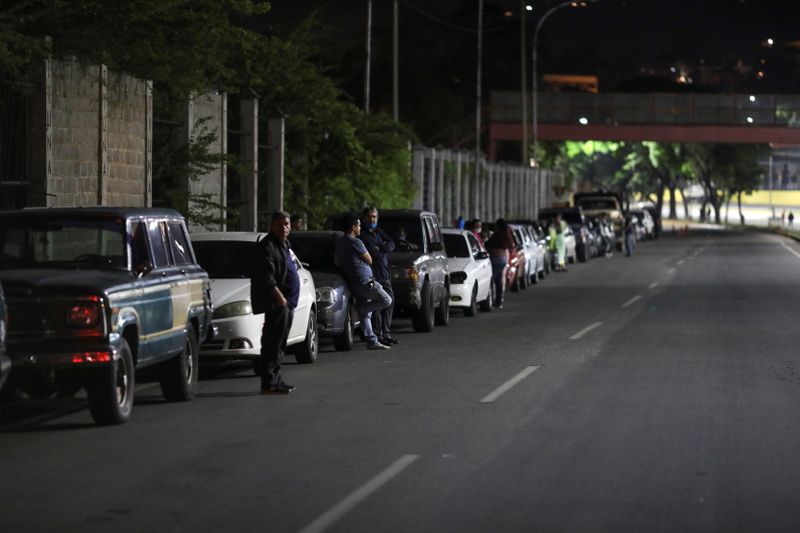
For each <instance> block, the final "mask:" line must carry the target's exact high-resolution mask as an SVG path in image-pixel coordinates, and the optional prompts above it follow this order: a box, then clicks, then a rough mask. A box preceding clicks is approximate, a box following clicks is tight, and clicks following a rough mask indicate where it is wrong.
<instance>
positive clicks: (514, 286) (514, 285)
mask: <svg viewBox="0 0 800 533" xmlns="http://www.w3.org/2000/svg"><path fill="white" fill-rule="evenodd" d="M519 285H520V284H519V276H516V275H515V276H514V282H513V283H512V284H511V292H519V288H520V287H519Z"/></svg>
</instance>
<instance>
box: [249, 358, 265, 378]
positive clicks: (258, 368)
mask: <svg viewBox="0 0 800 533" xmlns="http://www.w3.org/2000/svg"><path fill="white" fill-rule="evenodd" d="M250 364H252V365H253V374H255V375H256V376H261V374H263V373H264V365H263V364H261V358H260V357H256V358H255V359H253V360H252V361H250Z"/></svg>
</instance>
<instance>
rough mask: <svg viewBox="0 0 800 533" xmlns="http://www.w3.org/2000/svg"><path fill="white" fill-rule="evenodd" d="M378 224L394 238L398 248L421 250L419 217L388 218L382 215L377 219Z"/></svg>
mask: <svg viewBox="0 0 800 533" xmlns="http://www.w3.org/2000/svg"><path fill="white" fill-rule="evenodd" d="M379 224H380V226H381V227H382V228H383V229H384V231H386V232H387V233H388V234H389V236H390V237H391V238H392V239H394V240H395V242H396V243H397V244H398V245H399V246H400V249H404V248H405V249H406V250H408V251H412V252H415V251H421V250H422V249H423V246H422V223H421V222H420V220H419V218H399V217H398V218H390V217H384V218H381V219H380V221H379Z"/></svg>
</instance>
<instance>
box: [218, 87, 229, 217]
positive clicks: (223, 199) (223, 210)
mask: <svg viewBox="0 0 800 533" xmlns="http://www.w3.org/2000/svg"><path fill="white" fill-rule="evenodd" d="M220 105H221V106H222V125H221V128H220V129H221V130H222V131H221V132H220V154H221V155H222V156H223V157H224V156H226V155H227V154H228V93H222V102H221V103H220ZM219 203H220V213H219V216H220V219H222V224H220V231H227V230H228V223H227V222H226V221H227V219H228V163H227V162H226V161H225V160H223V161H222V164H221V165H220V169H219Z"/></svg>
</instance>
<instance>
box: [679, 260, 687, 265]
mask: <svg viewBox="0 0 800 533" xmlns="http://www.w3.org/2000/svg"><path fill="white" fill-rule="evenodd" d="M685 262H686V260H685V259H681V260H680V261H678V264H679V265H682V264H683V263H685Z"/></svg>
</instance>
